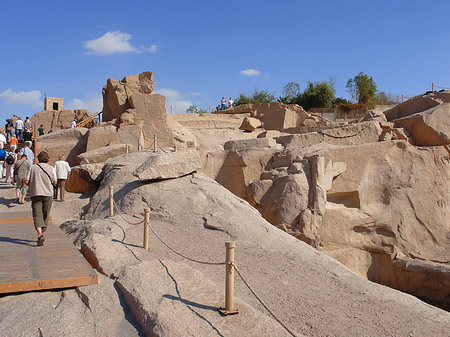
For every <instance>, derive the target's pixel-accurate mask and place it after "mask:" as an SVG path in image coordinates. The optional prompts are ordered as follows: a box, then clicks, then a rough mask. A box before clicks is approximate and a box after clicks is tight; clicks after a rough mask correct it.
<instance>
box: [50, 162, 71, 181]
mask: <svg viewBox="0 0 450 337" xmlns="http://www.w3.org/2000/svg"><path fill="white" fill-rule="evenodd" d="M53 167H54V169H55V171H56V178H57V179H66V180H67V177H68V175H69V174H68V173H69V172H70V171H71V170H70V166H69V163H68V162H66V161H64V160H58V161H57V162H56V163H55V165H54V166H53Z"/></svg>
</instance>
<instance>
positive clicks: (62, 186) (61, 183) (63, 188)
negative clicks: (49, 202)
mask: <svg viewBox="0 0 450 337" xmlns="http://www.w3.org/2000/svg"><path fill="white" fill-rule="evenodd" d="M58 190H59V196H60V198H61V201H64V194H65V193H64V192H65V191H66V179H58V182H57V183H56V187H55V188H54V189H53V192H54V193H53V199H58Z"/></svg>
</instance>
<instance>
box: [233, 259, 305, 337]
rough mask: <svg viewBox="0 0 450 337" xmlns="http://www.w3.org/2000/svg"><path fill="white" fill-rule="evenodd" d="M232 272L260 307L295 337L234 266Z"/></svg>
mask: <svg viewBox="0 0 450 337" xmlns="http://www.w3.org/2000/svg"><path fill="white" fill-rule="evenodd" d="M233 266H234V270H236V273H237V274H238V275H239V277H240V278H241V280H242V282H244V284H245V285H246V286H247V288H248V289H249V290H250V292H251V293H252V294H253V296H255V298H256V299H257V300H258V301H259V303H261V305H262V306H263V307H264V308H265V309H266V310H267V312H268V313H269V314H270V315H271V316H272V317H273V318H274V319H275V320H276V321H277V322H278V323H279V324H280V325H281V326H282V327H283V328H284V329H285V330H286V331H287V332H289V334H290V335H291V336H293V337H297V335H296V334H295V333H294V332H292V331H291V329H289V328H288V327H287V326H286V325H285V324H284V323H283V322H282V321H281V320H280V319H279V318H278V317H277V316H276V315H275V314H274V313H273V312H272V310H270V309H269V308H268V307H267V305H266V304H265V303H264V301H263V300H262V299H261V298H260V297H259V296H258V295H257V294H256V292H255V291H254V290H253V288H252V287H251V286H250V284H249V283H248V282H247V281H246V280H245V278H244V277H243V276H242V275H241V272H240V271H239V269H238V267H237V266H236V264H233Z"/></svg>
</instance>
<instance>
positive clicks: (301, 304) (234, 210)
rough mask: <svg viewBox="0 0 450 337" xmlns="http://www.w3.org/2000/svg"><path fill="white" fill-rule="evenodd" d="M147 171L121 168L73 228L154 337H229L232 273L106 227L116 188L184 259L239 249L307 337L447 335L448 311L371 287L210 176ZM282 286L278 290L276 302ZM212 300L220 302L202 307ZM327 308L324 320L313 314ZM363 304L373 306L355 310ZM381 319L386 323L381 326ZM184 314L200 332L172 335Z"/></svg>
mask: <svg viewBox="0 0 450 337" xmlns="http://www.w3.org/2000/svg"><path fill="white" fill-rule="evenodd" d="M144 161H145V156H143V154H142V153H133V154H130V155H128V156H120V157H116V158H114V159H111V160H110V161H109V162H108V163H109V164H107V166H108V168H107V169H106V170H105V179H104V180H103V181H102V184H101V186H100V188H99V190H98V191H97V193H96V195H95V196H94V197H93V199H92V202H91V207H90V209H89V211H88V214H87V220H85V221H81V222H80V221H79V222H74V223H70V224H66V225H65V226H64V229H65V231H66V232H67V233H68V234H69V235H70V236H71V237H72V238H73V239H74V240H75V242H76V243H77V244H79V245H80V246H81V247H82V251H83V252H84V253H85V254H86V255H88V256H91V257H92V260H93V261H94V265H96V266H98V269H99V270H102V271H103V272H104V273H105V274H106V275H108V276H110V277H111V278H112V279H115V280H117V284H118V285H119V289H120V291H121V293H123V294H124V297H125V299H126V303H127V304H128V305H129V306H130V307H131V309H132V311H133V314H134V316H135V317H136V318H137V320H138V321H139V322H140V323H141V326H142V329H143V330H144V331H146V332H148V331H152V333H157V334H159V335H162V336H164V335H167V336H169V335H173V333H175V334H180V335H206V336H209V335H217V330H218V331H219V332H220V333H221V334H222V333H224V332H226V331H227V332H228V331H229V330H224V329H228V328H225V327H223V326H222V323H223V320H227V321H228V320H229V319H230V317H227V318H220V316H215V317H214V316H212V315H211V314H212V312H211V313H209V312H208V311H207V310H208V309H210V310H211V311H212V310H215V308H217V307H218V306H221V305H223V302H222V301H223V297H222V299H221V297H220V296H217V295H216V294H215V291H213V288H214V286H213V284H215V285H217V286H218V287H219V289H220V288H221V287H223V278H224V276H223V274H224V269H222V268H223V267H217V266H211V265H203V264H194V262H191V261H187V260H185V259H183V258H182V257H180V256H178V255H175V254H173V253H172V252H171V251H169V250H168V249H167V247H166V246H165V245H164V244H163V243H162V242H160V241H159V240H158V239H157V238H156V237H155V236H153V235H152V236H151V237H150V246H151V249H150V250H143V249H142V248H140V247H141V245H142V225H138V226H136V225H132V224H128V223H127V222H125V221H124V220H122V218H121V217H119V216H116V217H112V218H107V219H104V217H105V216H107V215H108V213H109V211H108V203H107V200H108V186H110V185H112V186H113V187H114V192H115V193H114V198H115V200H116V203H117V205H118V207H119V209H120V210H121V213H122V216H124V217H126V219H128V220H129V221H131V222H139V221H140V220H141V219H142V216H143V209H144V208H150V209H151V212H150V225H151V226H152V228H153V229H154V230H155V231H156V232H157V233H158V235H159V236H160V237H161V238H162V239H164V240H165V242H166V244H168V245H170V246H171V247H172V248H173V249H175V250H176V251H178V252H181V253H183V254H185V255H188V256H190V257H192V258H195V259H198V260H202V261H208V262H221V261H223V259H224V247H223V246H224V241H229V240H233V241H236V242H237V247H236V265H237V266H238V268H239V270H240V273H241V274H242V275H243V277H245V279H246V280H247V282H249V284H251V286H252V288H253V289H254V290H255V291H256V293H257V294H258V295H259V296H260V297H261V298H262V299H263V300H264V302H265V303H266V304H267V305H268V306H269V307H270V308H271V309H272V311H274V312H275V313H276V315H277V316H278V317H280V318H281V319H282V320H283V321H285V323H286V324H287V326H289V327H291V328H292V330H294V331H296V332H297V334H306V335H315V334H323V335H325V334H326V335H347V334H348V333H349V331H350V332H351V333H352V334H354V335H358V336H364V335H368V334H369V335H373V336H378V335H379V336H382V335H386V334H392V335H404V334H406V335H408V334H409V333H410V332H411V331H414V334H418V335H422V334H423V335H426V334H427V333H428V332H429V331H433V333H434V334H435V335H445V333H446V331H447V329H448V324H449V322H450V316H449V315H448V314H447V313H446V312H445V311H442V310H439V309H436V308H433V307H431V306H429V305H427V304H424V303H422V302H420V301H419V300H417V299H415V298H413V297H411V296H408V295H406V294H402V293H400V292H397V291H394V290H392V289H389V288H386V287H381V286H379V285H377V284H375V283H371V282H367V281H365V280H364V279H363V278H360V277H358V276H357V275H355V274H354V273H353V272H350V271H349V270H348V269H346V268H345V267H343V266H342V265H341V264H339V263H336V262H335V261H333V260H332V259H330V258H327V257H326V256H324V255H323V254H320V253H318V252H317V251H315V250H314V249H312V248H311V247H308V246H307V245H305V244H303V243H302V242H300V241H298V240H296V239H295V238H293V237H292V236H289V235H287V234H286V233H283V232H282V231H280V230H277V229H276V228H274V227H273V226H271V225H270V224H269V223H267V222H266V221H264V220H263V219H262V218H261V216H260V215H259V214H258V212H256V211H255V210H254V209H253V208H252V207H250V206H249V205H248V203H246V202H244V201H242V200H241V199H239V198H236V197H235V196H233V195H232V194H231V193H230V192H228V191H227V190H225V189H224V188H223V187H221V186H220V185H219V184H217V183H215V182H214V181H213V180H212V179H209V178H207V177H205V176H203V175H200V174H194V175H192V176H191V175H189V176H185V177H181V178H177V179H168V180H160V181H153V182H141V181H139V180H137V179H136V178H135V177H134V176H133V175H132V172H133V171H134V170H135V168H136V167H137V165H139V164H140V163H142V162H144ZM174 195H176V196H177V197H176V200H174ZM186 210H189V211H188V212H187V211H186ZM244 252H245V253H244ZM261 259H262V260H261ZM262 262H263V263H262ZM261 263H262V264H261ZM184 264H185V265H187V266H184ZM262 273H263V274H264V275H263V277H262ZM280 275H283V277H282V281H283V282H280ZM149 280H151V282H150V281H149ZM272 284H275V285H276V287H277V289H278V290H277V291H276V292H274V291H273V287H272V286H271V285H272ZM192 287H194V288H192ZM242 287H243V284H242V283H240V281H237V282H236V296H238V297H239V298H240V299H241V300H242V301H245V302H246V303H248V305H249V306H251V307H256V308H260V305H259V303H258V302H257V301H256V300H255V298H254V297H253V295H252V294H250V293H249V292H248V291H247V290H246V288H242ZM197 288H199V289H200V288H204V289H206V290H205V291H206V292H202V291H197V290H198V289H197ZM188 289H189V291H188ZM205 293H207V294H210V296H208V297H207V298H205V297H202V296H203V295H202V294H205ZM222 294H223V293H222ZM222 296H223V295H222ZM237 301H238V300H237ZM240 303H242V302H240V301H238V304H239V308H242V311H241V312H240V314H239V315H238V316H235V318H236V319H238V320H241V323H242V324H244V323H245V322H246V321H251V320H254V321H255V322H258V324H259V322H260V320H259V318H258V317H261V316H260V315H259V314H258V316H255V315H254V314H253V313H252V312H253V311H249V310H248V309H251V308H249V307H247V306H245V305H243V306H242V307H241V304H240ZM317 303H320V308H319V309H320V310H311V308H314V307H315V306H317ZM355 303H364V305H362V306H357V307H355ZM205 310H206V311H205ZM374 310H376V311H377V312H379V314H378V315H375V316H374V315H373V312H374ZM174 312H176V313H177V315H179V317H185V318H183V319H185V320H186V321H188V322H190V324H188V325H186V324H184V325H183V326H181V325H178V324H176V325H172V324H169V325H168V323H167V320H168V317H173V315H174V314H171V313H174ZM185 315H186V316H185ZM204 317H208V322H209V323H210V322H214V323H213V324H214V327H215V328H216V329H217V330H214V329H212V328H211V330H206V328H207V327H211V326H210V324H209V323H208V322H206V323H205V320H204ZM355 317H356V318H355ZM361 321H364V326H363V327H362V326H361V324H360V322H361ZM149 322H151V323H150V324H149ZM264 322H267V323H269V321H266V320H264ZM305 322H307V324H305ZM401 322H405V324H402V323H401ZM406 322H408V324H406ZM236 324H239V323H238V322H236ZM264 324H265V323H264ZM380 325H382V329H381V328H380ZM245 326H246V325H245V324H244V325H241V327H242V328H241V331H240V332H239V333H240V334H242V335H250V336H251V335H254V333H253V331H254V329H256V328H255V327H253V326H252V327H250V328H249V330H247V328H246V327H245ZM261 326H264V325H261ZM273 328H275V326H272V327H271V329H273ZM153 329H155V330H153ZM355 331H357V332H355ZM231 334H232V335H233V333H231ZM260 334H261V333H260V332H258V335H260Z"/></svg>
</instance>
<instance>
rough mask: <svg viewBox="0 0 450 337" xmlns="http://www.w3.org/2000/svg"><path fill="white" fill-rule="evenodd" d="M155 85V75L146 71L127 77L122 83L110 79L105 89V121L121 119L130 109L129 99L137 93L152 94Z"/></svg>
mask: <svg viewBox="0 0 450 337" xmlns="http://www.w3.org/2000/svg"><path fill="white" fill-rule="evenodd" d="M154 88H155V85H154V83H153V73H152V72H150V71H145V72H143V73H140V74H138V75H131V76H125V77H124V78H123V79H122V81H117V80H115V79H113V78H110V79H108V80H107V81H106V85H105V86H104V87H103V117H102V118H103V121H104V122H107V121H110V120H113V119H114V118H119V117H120V115H121V114H122V112H124V111H125V110H126V109H127V108H129V106H130V105H129V101H128V100H129V99H130V97H131V95H133V94H135V93H142V94H151V93H152V92H153V89H154Z"/></svg>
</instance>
